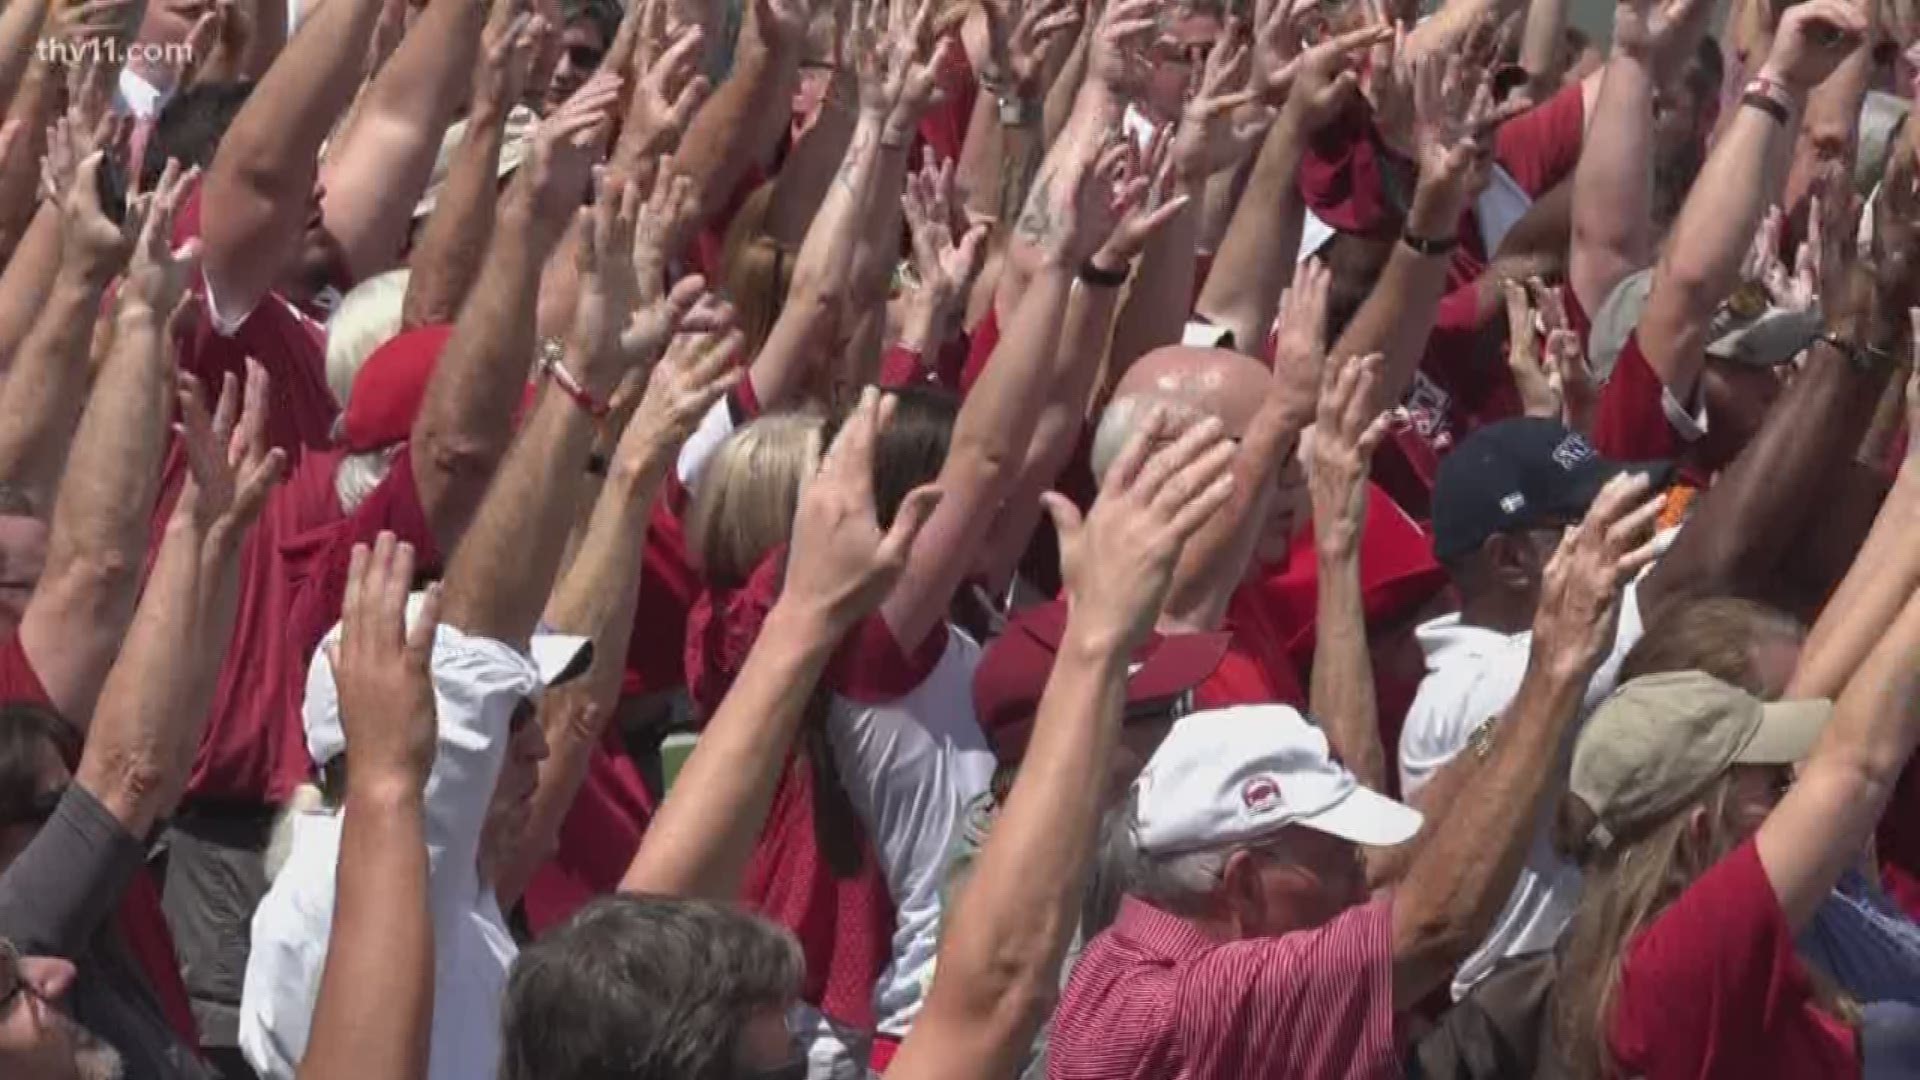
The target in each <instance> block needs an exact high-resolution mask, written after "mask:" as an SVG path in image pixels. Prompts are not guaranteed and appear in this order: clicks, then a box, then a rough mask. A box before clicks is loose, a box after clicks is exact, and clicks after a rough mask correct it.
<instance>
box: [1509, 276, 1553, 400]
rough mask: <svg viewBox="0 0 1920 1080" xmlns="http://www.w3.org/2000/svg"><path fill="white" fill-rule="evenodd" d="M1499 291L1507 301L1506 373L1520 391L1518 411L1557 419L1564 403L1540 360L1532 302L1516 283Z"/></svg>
mask: <svg viewBox="0 0 1920 1080" xmlns="http://www.w3.org/2000/svg"><path fill="white" fill-rule="evenodd" d="M1500 289H1501V291H1502V292H1503V293H1505V294H1506V300H1507V370H1508V371H1510V372H1512V373H1513V384H1514V386H1515V388H1517V389H1518V390H1519V391H1520V411H1521V413H1522V414H1524V415H1526V416H1540V417H1548V418H1550V419H1554V420H1558V419H1559V418H1560V413H1561V410H1562V409H1563V408H1564V407H1565V405H1566V402H1565V400H1564V399H1563V398H1562V397H1561V396H1560V391H1559V388H1557V387H1556V386H1554V384H1553V378H1552V376H1550V375H1549V374H1548V373H1547V368H1546V363H1545V361H1543V360H1542V359H1541V357H1540V347H1539V345H1540V342H1539V338H1538V337H1537V336H1536V330H1535V326H1534V310H1533V299H1532V297H1531V296H1529V295H1528V292H1527V286H1526V285H1525V284H1524V283H1522V282H1519V281H1514V280H1511V279H1509V280H1506V281H1502V282H1501V283H1500Z"/></svg>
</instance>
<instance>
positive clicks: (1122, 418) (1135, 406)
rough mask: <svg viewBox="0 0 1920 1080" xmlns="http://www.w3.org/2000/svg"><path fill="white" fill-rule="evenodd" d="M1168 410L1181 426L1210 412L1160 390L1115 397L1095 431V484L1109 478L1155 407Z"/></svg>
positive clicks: (1193, 421) (1093, 451)
mask: <svg viewBox="0 0 1920 1080" xmlns="http://www.w3.org/2000/svg"><path fill="white" fill-rule="evenodd" d="M1156 406H1157V407H1159V408H1161V409H1163V410H1165V411H1166V413H1167V416H1168V417H1169V418H1170V419H1172V420H1173V421H1175V422H1176V423H1177V424H1178V425H1179V426H1180V427H1181V428H1185V427H1186V425H1188V424H1192V423H1196V422H1198V421H1200V420H1202V419H1204V418H1205V417H1206V416H1207V414H1206V413H1205V412H1204V411H1202V410H1201V409H1199V408H1197V407H1196V406H1194V405H1193V404H1192V403H1190V402H1188V401H1187V400H1185V399H1184V398H1179V397H1175V396H1174V395H1172V394H1167V393H1161V392H1158V391H1151V390H1148V391H1141V392H1138V393H1133V394H1128V395H1127V396H1125V397H1120V398H1115V399H1113V401H1112V402H1111V403H1109V404H1108V405H1107V408H1106V411H1105V412H1102V413H1101V414H1100V426H1099V427H1097V428H1095V429H1094V431H1093V449H1092V451H1091V454H1090V457H1091V459H1092V460H1091V464H1092V466H1093V480H1094V483H1096V484H1097V483H1100V482H1101V481H1103V480H1104V479H1106V475H1107V469H1108V468H1110V467H1112V465H1113V463H1114V461H1116V460H1117V459H1118V458H1119V457H1120V451H1122V450H1125V449H1126V448H1127V443H1128V441H1129V440H1131V439H1132V438H1133V434H1134V432H1135V431H1137V430H1138V429H1139V427H1140V425H1141V424H1142V423H1144V422H1145V421H1146V419H1147V417H1149V416H1151V415H1152V413H1153V410H1154V408H1155V407H1156Z"/></svg>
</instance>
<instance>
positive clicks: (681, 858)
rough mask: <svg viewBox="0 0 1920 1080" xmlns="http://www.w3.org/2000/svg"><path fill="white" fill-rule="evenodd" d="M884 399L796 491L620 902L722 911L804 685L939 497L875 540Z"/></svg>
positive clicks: (897, 567)
mask: <svg viewBox="0 0 1920 1080" xmlns="http://www.w3.org/2000/svg"><path fill="white" fill-rule="evenodd" d="M891 401H892V399H890V398H883V397H882V396H881V395H880V393H879V391H877V390H875V389H873V388H872V387H868V388H867V389H866V390H864V391H862V393H861V397H860V403H859V405H858V406H857V407H856V408H855V409H854V410H853V413H852V414H851V415H850V416H848V418H847V422H846V423H845V424H844V425H842V427H841V429H840V433H839V434H838V436H836V437H835V439H834V441H833V445H832V446H831V447H829V448H828V450H827V453H826V456H825V457H823V458H822V459H821V463H820V471H819V472H818V473H817V474H816V475H815V476H814V477H813V478H812V479H811V480H809V481H808V482H807V484H806V485H805V487H803V488H802V489H801V493H800V505H799V509H798V510H797V511H795V513H794V521H793V543H792V547H791V550H790V552H789V554H788V556H787V569H786V582H785V584H784V586H783V587H782V588H781V591H780V598H779V599H778V600H777V601H775V602H774V605H773V609H772V610H771V611H770V612H768V614H767V619H766V623H765V624H764V625H763V626H762V627H761V629H760V636H759V637H758V638H757V639H755V641H754V643H753V648H752V650H751V651H749V652H748V653H747V660H746V663H745V665H743V666H742V667H741V669H740V675H739V677H738V678H736V679H735V680H734V683H733V686H732V688H731V689H729V690H728V691H727V696H726V697H725V698H724V699H722V700H721V702H720V707H719V708H718V709H716V710H715V711H714V714H713V717H712V719H710V720H708V721H707V726H706V728H705V730H703V731H702V732H701V733H700V741H699V743H698V744H696V745H695V747H694V751H693V754H692V756H691V757H689V758H688V759H687V762H686V764H685V765H684V766H682V767H681V770H680V777H679V779H678V780H677V781H675V783H674V785H673V790H671V791H670V792H668V793H667V798H666V801H665V802H664V803H662V804H661V806H660V810H659V812H658V813H657V814H655V815H654V818H653V822H652V824H651V825H649V826H648V827H647V835H646V837H645V839H643V840H642V841H641V843H640V850H639V851H638V852H636V853H635V854H634V857H633V863H632V865H631V866H629V867H628V868H627V873H626V876H625V877H624V878H623V879H622V880H621V882H620V890H621V891H622V892H638V893H651V894H657V895H662V896H678V897H689V898H704V899H711V900H726V901H731V900H734V899H737V898H738V897H739V895H740V888H741V884H742V880H743V878H744V876H745V874H746V869H747V860H748V857H749V856H751V855H752V853H753V845H754V842H755V840H756V839H757V838H758V837H759V835H760V828H761V826H762V824H763V823H764V822H765V819H766V815H767V807H768V805H769V804H770V802H771V800H772V798H773V789H774V786H775V782H776V781H777V780H778V779H779V775H780V769H781V767H782V765H783V763H784V762H785V761H786V759H787V750H788V748H789V747H790V746H791V745H792V743H793V739H794V736H795V734H796V733H797V731H798V730H799V726H800V717H801V714H802V712H803V711H804V710H805V706H806V702H807V699H808V697H809V696H811V694H812V692H813V687H814V684H815V683H817V682H818V681H819V679H820V674H821V672H822V671H824V670H825V669H826V664H827V659H828V657H830V656H831V655H832V653H833V650H834V648H835V647H836V646H837V645H838V644H839V642H840V639H841V637H842V636H844V635H845V634H846V632H847V631H848V630H850V629H852V628H853V627H854V626H855V625H856V624H857V623H858V622H859V621H860V620H861V619H862V618H864V617H866V615H867V614H868V613H870V612H871V611H872V610H873V609H874V606H875V605H877V604H878V603H879V602H880V599H881V597H883V596H885V595H886V594H887V592H888V590H889V589H891V588H892V587H893V583H894V582H895V581H897V580H898V579H899V577H900V573H901V570H902V569H903V568H904V567H905V565H906V562H907V557H908V552H909V551H910V550H911V549H912V546H913V542H914V537H915V535H916V534H917V533H918V532H919V530H920V527H921V525H922V524H924V523H925V522H926V520H927V516H928V514H929V513H930V512H931V510H932V508H933V506H934V504H935V503H936V502H938V501H939V495H938V493H937V492H935V491H934V490H933V489H931V488H919V489H917V490H915V491H914V492H912V493H911V494H909V495H908V496H907V498H906V499H905V501H903V502H902V503H901V505H900V511H899V513H897V514H895V515H894V519H893V524H892V526H891V528H889V529H888V530H887V531H886V532H885V533H882V532H881V529H880V525H879V523H878V522H877V521H876V520H875V518H874V509H873V446H874V440H875V439H876V438H878V437H879V433H880V431H881V430H882V429H884V427H885V425H886V422H887V419H888V417H889V416H890V415H891V412H892V405H891Z"/></svg>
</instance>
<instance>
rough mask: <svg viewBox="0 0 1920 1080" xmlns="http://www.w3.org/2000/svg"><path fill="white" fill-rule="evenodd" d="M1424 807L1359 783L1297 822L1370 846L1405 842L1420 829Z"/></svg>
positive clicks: (1386, 845) (1388, 845) (1385, 845)
mask: <svg viewBox="0 0 1920 1080" xmlns="http://www.w3.org/2000/svg"><path fill="white" fill-rule="evenodd" d="M1425 820H1426V819H1425V818H1423V817H1422V816H1421V814H1420V811H1418V810H1415V809H1414V808H1413V807H1411V806H1408V805H1406V804H1405V803H1401V802H1395V801H1394V800H1392V799H1389V798H1387V797H1386V796H1385V795H1382V794H1380V793H1379V792H1377V791H1374V790H1372V789H1371V788H1365V787H1359V786H1355V787H1354V789H1353V791H1352V792H1351V793H1350V794H1348V795H1347V797H1346V798H1344V799H1341V800H1340V801H1339V802H1337V803H1334V804H1333V805H1332V806H1330V807H1328V808H1327V809H1325V810H1322V811H1320V812H1319V813H1317V814H1314V815H1313V816H1312V817H1303V818H1300V819H1298V820H1296V821H1295V822H1294V824H1296V825H1305V826H1307V827H1308V828H1310V829H1318V830H1320V831H1321V832H1323V833H1327V834H1329V835H1332V836H1337V837H1339V838H1340V839H1342V840H1347V841H1351V842H1352V843H1355V844H1364V845H1366V846H1367V847H1392V846H1394V845H1395V844H1404V843H1406V842H1407V841H1409V840H1411V839H1413V838H1414V836H1415V835H1416V834H1418V833H1419V832H1420V825H1421V823H1422V822H1423V821H1425Z"/></svg>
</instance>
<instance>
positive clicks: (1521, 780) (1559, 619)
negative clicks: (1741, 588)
mask: <svg viewBox="0 0 1920 1080" xmlns="http://www.w3.org/2000/svg"><path fill="white" fill-rule="evenodd" d="M1648 494H1649V485H1648V483H1647V479H1646V477H1644V476H1631V477H1616V478H1615V479H1614V480H1612V481H1611V482H1609V483H1608V485H1607V486H1606V487H1605V488H1604V489H1602V490H1601V492H1600V495H1599V496H1598V497H1597V498H1595V499H1594V502H1593V506H1592V508H1591V509H1590V510H1588V511H1587V516H1586V519H1585V520H1583V521H1582V522H1581V523H1580V524H1579V526H1577V527H1576V528H1574V529H1571V530H1569V531H1568V533H1567V535H1566V537H1565V538H1564V539H1562V540H1561V542H1560V547H1559V550H1557V551H1556V552H1555V553H1554V555H1553V558H1552V559H1551V560H1549V562H1548V564H1547V569H1546V574H1545V579H1544V583H1543V586H1542V590H1541V594H1540V607H1539V610H1538V612H1537V613H1536V614H1535V616H1534V627H1533V645H1532V651H1531V653H1530V655H1529V656H1528V660H1527V673H1526V675H1525V677H1524V678H1523V679H1522V680H1521V683H1520V690H1519V692H1518V693H1517V694H1516V695H1515V696H1514V699H1513V703H1512V704H1511V705H1509V706H1508V707H1507V710H1506V712H1505V713H1504V714H1502V715H1501V717H1500V718H1499V719H1497V720H1493V721H1490V724H1491V727H1490V728H1489V729H1488V731H1489V735H1488V737H1487V741H1486V742H1485V743H1482V744H1481V745H1482V746H1483V747H1484V749H1476V750H1475V751H1474V752H1473V753H1472V754H1470V755H1462V757H1461V758H1460V759H1459V760H1458V761H1456V762H1454V763H1452V764H1450V765H1448V766H1447V769H1446V770H1443V772H1445V771H1454V770H1472V771H1471V773H1469V774H1466V775H1470V776H1471V778H1472V779H1471V790H1470V791H1465V792H1464V795H1463V797H1461V798H1456V799H1452V800H1450V801H1449V802H1448V803H1446V804H1444V805H1439V806H1435V807H1434V808H1433V809H1431V810H1429V812H1428V817H1427V824H1426V826H1425V828H1424V829H1423V836H1422V837H1420V838H1416V840H1415V843H1416V844H1418V845H1419V848H1418V853H1417V854H1415V855H1414V857H1413V862H1412V864H1411V866H1410V867H1409V868H1408V870H1407V874H1406V877H1405V879H1404V880H1402V881H1401V883H1400V884H1399V886H1398V887H1397V888H1396V889H1395V890H1394V893H1393V956H1394V965H1393V966H1394V972H1393V997H1394V1002H1395V1004H1396V1005H1397V1006H1398V1007H1400V1008H1411V1007H1413V1005H1414V1004H1415V1003H1417V1002H1419V1001H1420V1000H1421V999H1423V998H1425V997H1426V996H1427V995H1428V994H1430V993H1432V992H1433V991H1434V990H1436V989H1438V988H1439V987H1441V986H1443V985H1445V983H1446V981H1447V979H1449V978H1451V977H1452V974H1453V969H1454V967H1455V965H1457V964H1458V963H1459V961H1460V959H1461V958H1462V957H1464V956H1465V955H1466V954H1467V953H1469V952H1470V951H1472V950H1473V949H1474V948H1475V947H1476V946H1478V945H1479V944H1480V942H1481V941H1482V940H1483V939H1484V938H1485V936H1486V932H1487V928H1488V927H1489V926H1490V925H1491V924H1492V923H1493V920H1494V917H1495V916H1496V915H1498V914H1499V912H1500V909H1501V908H1502V907H1503V906H1504V905H1505V904H1506V902H1507V894H1508V893H1509V892H1511V891H1512V889H1513V882H1514V878H1515V877H1516V876H1517V875H1518V874H1519V872H1520V866H1521V864H1522V863H1523V862H1524V861H1525V860H1526V854H1527V846H1528V844H1529V843H1530V842H1531V840H1532V837H1533V833H1534V827H1535V822H1536V820H1537V819H1538V816H1539V815H1538V810H1539V807H1540V804H1541V800H1542V799H1543V798H1544V797H1545V796H1546V793H1547V792H1548V791H1550V790H1552V789H1553V788H1554V786H1555V785H1554V783H1553V778H1554V777H1555V776H1557V775H1559V774H1560V772H1561V769H1560V767H1559V766H1558V765H1556V764H1555V762H1556V761H1557V759H1558V756H1559V754H1560V753H1561V747H1562V745H1563V744H1564V742H1565V739H1566V734H1567V730H1568V728H1569V726H1570V725H1571V724H1572V723H1573V722H1574V719H1575V717H1576V714H1578V712H1579V711H1580V703H1581V700H1582V698H1583V696H1584V695H1585V694H1586V689H1587V683H1588V680H1589V679H1591V678H1592V676H1593V672H1594V669H1595V668H1596V667H1597V666H1598V665H1599V663H1600V661H1601V659H1602V658H1603V657H1604V656H1605V655H1606V652H1607V649H1608V647H1609V646H1610V645H1611V643H1612V641H1613V635H1614V628H1615V625H1616V623H1617V622H1618V619H1619V606H1620V593H1621V590H1622V589H1624V588H1625V587H1626V585H1627V583H1628V582H1630V581H1632V580H1633V577H1634V575H1635V574H1637V573H1638V572H1639V570H1640V568H1641V567H1643V566H1645V565H1646V564H1647V563H1649V562H1651V561H1652V559H1653V541H1652V537H1653V527H1654V523H1655V521H1656V520H1657V518H1658V515H1659V511H1660V508H1661V505H1662V503H1663V500H1662V498H1661V497H1660V496H1658V495H1655V496H1653V497H1652V498H1651V499H1649V498H1648ZM1476 738H1479V736H1477V735H1476ZM1437 782H1439V781H1438V780H1436V783H1437ZM1430 805H1431V804H1430Z"/></svg>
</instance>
